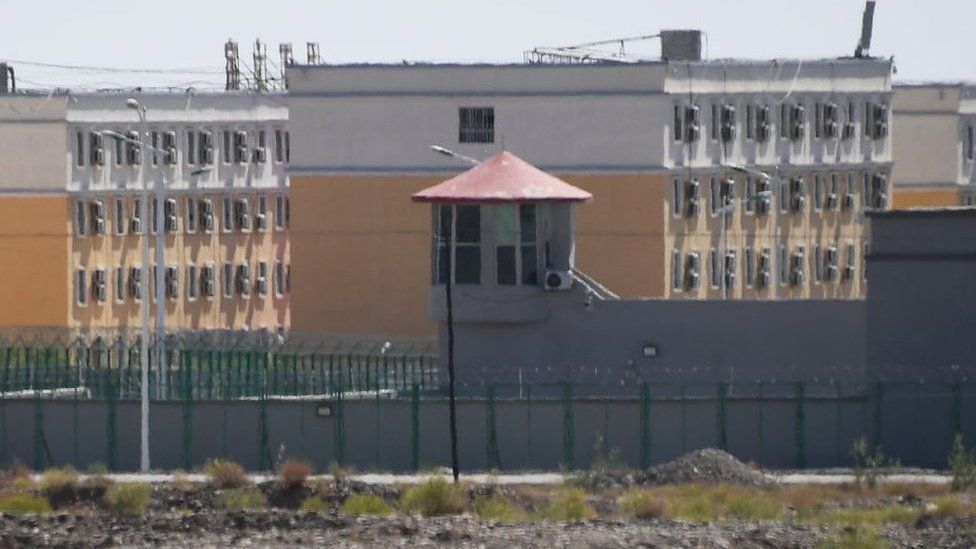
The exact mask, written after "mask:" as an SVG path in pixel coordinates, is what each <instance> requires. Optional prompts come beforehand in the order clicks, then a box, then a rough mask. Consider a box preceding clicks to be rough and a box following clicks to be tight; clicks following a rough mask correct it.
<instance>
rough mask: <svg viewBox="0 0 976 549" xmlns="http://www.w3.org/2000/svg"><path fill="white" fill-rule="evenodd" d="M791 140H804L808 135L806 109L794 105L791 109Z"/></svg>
mask: <svg viewBox="0 0 976 549" xmlns="http://www.w3.org/2000/svg"><path fill="white" fill-rule="evenodd" d="M790 122H791V123H790V138H791V139H793V140H794V141H797V140H800V139H803V138H804V137H805V136H806V134H807V126H806V108H804V106H803V105H794V106H793V107H792V109H790Z"/></svg>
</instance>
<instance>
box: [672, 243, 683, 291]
mask: <svg viewBox="0 0 976 549" xmlns="http://www.w3.org/2000/svg"><path fill="white" fill-rule="evenodd" d="M682 287H684V280H683V279H682V278H681V250H679V249H677V248H676V249H674V250H673V251H672V252H671V289H672V290H673V291H675V292H680V291H681V288H682Z"/></svg>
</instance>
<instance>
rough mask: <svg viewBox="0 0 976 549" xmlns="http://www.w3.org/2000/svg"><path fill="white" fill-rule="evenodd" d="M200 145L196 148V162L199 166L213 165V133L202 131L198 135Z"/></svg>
mask: <svg viewBox="0 0 976 549" xmlns="http://www.w3.org/2000/svg"><path fill="white" fill-rule="evenodd" d="M199 141H200V145H199V147H197V151H198V152H199V156H198V157H197V162H199V163H200V164H208V165H210V164H213V163H214V153H213V149H214V146H213V133H211V132H209V131H202V132H200V134H199Z"/></svg>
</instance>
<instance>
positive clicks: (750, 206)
mask: <svg viewBox="0 0 976 549" xmlns="http://www.w3.org/2000/svg"><path fill="white" fill-rule="evenodd" d="M742 203H743V208H744V209H745V212H746V213H747V214H751V213H752V212H753V211H755V209H756V182H755V180H754V179H753V178H752V176H751V175H747V176H746V196H745V200H743V201H742Z"/></svg>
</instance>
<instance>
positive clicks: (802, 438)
mask: <svg viewBox="0 0 976 549" xmlns="http://www.w3.org/2000/svg"><path fill="white" fill-rule="evenodd" d="M803 393H804V385H803V382H802V381H801V382H799V383H797V384H796V434H795V436H796V460H795V461H796V468H797V469H803V468H804V467H806V466H807V440H806V436H807V433H806V431H807V427H806V423H807V421H806V411H805V410H804V394H803Z"/></svg>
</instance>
